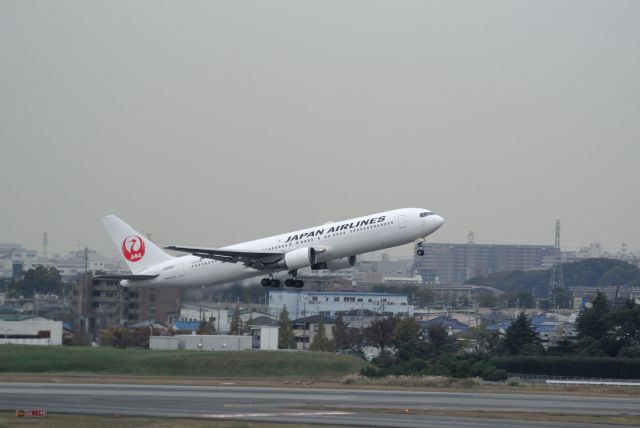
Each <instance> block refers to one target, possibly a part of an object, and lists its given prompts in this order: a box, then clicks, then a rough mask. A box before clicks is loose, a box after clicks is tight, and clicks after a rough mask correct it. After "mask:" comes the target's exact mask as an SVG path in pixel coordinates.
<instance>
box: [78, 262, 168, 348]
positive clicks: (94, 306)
mask: <svg viewBox="0 0 640 428" xmlns="http://www.w3.org/2000/svg"><path fill="white" fill-rule="evenodd" d="M72 307H73V315H74V318H75V320H76V322H77V323H78V324H79V325H80V326H82V329H83V331H84V332H85V333H89V334H92V335H93V334H96V333H97V332H98V331H99V330H101V329H103V328H106V327H112V326H118V325H130V324H135V323H138V322H140V321H157V322H160V323H166V322H168V320H169V317H170V316H174V317H175V316H176V315H177V314H178V312H179V309H180V289H178V288H176V287H166V288H157V289H156V288H145V287H138V288H125V287H121V286H120V283H119V281H111V280H101V279H95V278H93V277H92V276H91V275H90V274H83V275H80V276H79V277H77V278H76V280H75V281H74V282H73V284H72Z"/></svg>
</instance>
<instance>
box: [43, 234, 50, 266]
mask: <svg viewBox="0 0 640 428" xmlns="http://www.w3.org/2000/svg"><path fill="white" fill-rule="evenodd" d="M48 246H49V234H48V233H47V231H46V230H45V231H44V234H43V235H42V257H43V258H45V259H46V258H47V247H48Z"/></svg>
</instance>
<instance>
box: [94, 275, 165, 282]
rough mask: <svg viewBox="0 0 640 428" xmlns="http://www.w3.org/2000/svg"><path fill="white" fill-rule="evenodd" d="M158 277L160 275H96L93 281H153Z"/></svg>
mask: <svg viewBox="0 0 640 428" xmlns="http://www.w3.org/2000/svg"><path fill="white" fill-rule="evenodd" d="M157 277H158V275H132V274H129V275H127V274H122V275H118V274H113V275H96V276H94V277H93V279H112V280H118V281H120V280H123V279H126V280H127V281H144V280H146V279H153V278H157Z"/></svg>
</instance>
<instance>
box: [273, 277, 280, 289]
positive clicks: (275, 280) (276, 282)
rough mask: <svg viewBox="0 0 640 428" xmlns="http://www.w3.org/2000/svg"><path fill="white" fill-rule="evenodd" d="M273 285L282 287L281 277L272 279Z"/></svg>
mask: <svg viewBox="0 0 640 428" xmlns="http://www.w3.org/2000/svg"><path fill="white" fill-rule="evenodd" d="M271 286H272V287H273V288H278V287H280V280H279V279H272V280H271Z"/></svg>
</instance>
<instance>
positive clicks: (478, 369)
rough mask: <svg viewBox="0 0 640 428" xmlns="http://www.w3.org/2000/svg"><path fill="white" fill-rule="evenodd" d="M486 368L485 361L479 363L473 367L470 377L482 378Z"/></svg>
mask: <svg viewBox="0 0 640 428" xmlns="http://www.w3.org/2000/svg"><path fill="white" fill-rule="evenodd" d="M486 368H487V365H486V363H485V362H484V361H478V362H476V363H474V364H473V365H472V366H471V369H470V370H469V376H470V377H480V376H482V373H483V372H484V371H485V369H486Z"/></svg>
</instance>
